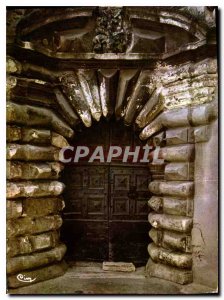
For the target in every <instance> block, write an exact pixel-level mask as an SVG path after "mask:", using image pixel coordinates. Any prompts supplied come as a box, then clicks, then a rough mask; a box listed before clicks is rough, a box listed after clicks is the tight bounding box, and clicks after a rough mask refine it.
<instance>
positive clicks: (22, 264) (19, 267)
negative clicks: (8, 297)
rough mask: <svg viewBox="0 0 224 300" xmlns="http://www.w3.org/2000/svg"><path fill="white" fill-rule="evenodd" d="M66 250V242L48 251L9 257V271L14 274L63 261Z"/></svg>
mask: <svg viewBox="0 0 224 300" xmlns="http://www.w3.org/2000/svg"><path fill="white" fill-rule="evenodd" d="M65 251H66V246H65V245H64V244H60V245H58V246H56V247H55V248H53V249H51V250H48V251H43V252H38V253H35V254H30V255H25V256H16V257H12V258H8V260H7V265H6V266H7V273H8V274H13V273H17V272H20V271H23V270H27V269H32V268H37V267H40V266H43V265H48V264H51V263H54V262H57V261H61V260H62V258H63V256H64V254H65Z"/></svg>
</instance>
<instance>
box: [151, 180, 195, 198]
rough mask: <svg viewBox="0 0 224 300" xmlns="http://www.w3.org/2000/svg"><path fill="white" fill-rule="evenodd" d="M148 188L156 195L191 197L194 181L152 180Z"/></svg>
mask: <svg viewBox="0 0 224 300" xmlns="http://www.w3.org/2000/svg"><path fill="white" fill-rule="evenodd" d="M149 190H150V192H151V193H153V194H156V195H167V196H177V197H183V198H186V197H191V196H192V195H193V193H194V183H193V182H191V181H152V182H150V183H149Z"/></svg>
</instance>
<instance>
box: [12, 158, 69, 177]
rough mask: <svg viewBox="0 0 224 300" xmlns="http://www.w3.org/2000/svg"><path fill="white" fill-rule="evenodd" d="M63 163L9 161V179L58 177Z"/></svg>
mask: <svg viewBox="0 0 224 300" xmlns="http://www.w3.org/2000/svg"><path fill="white" fill-rule="evenodd" d="M62 170H63V165H62V164H61V163H58V162H52V163H41V162H40V163H39V162H38V163H25V162H18V161H7V179H10V180H16V179H27V180H30V179H58V177H59V174H60V172H61V171H62Z"/></svg>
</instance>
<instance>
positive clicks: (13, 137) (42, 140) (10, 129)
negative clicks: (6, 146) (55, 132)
mask: <svg viewBox="0 0 224 300" xmlns="http://www.w3.org/2000/svg"><path fill="white" fill-rule="evenodd" d="M6 135H7V141H8V142H24V143H31V144H47V145H50V143H51V131H50V130H47V129H36V128H32V129H31V128H24V127H18V126H9V125H8V126H7V133H6Z"/></svg>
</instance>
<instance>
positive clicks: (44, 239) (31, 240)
mask: <svg viewBox="0 0 224 300" xmlns="http://www.w3.org/2000/svg"><path fill="white" fill-rule="evenodd" d="M58 243H59V233H58V232H57V231H50V232H47V233H42V234H37V235H25V236H21V237H13V238H10V239H8V241H7V256H9V257H13V256H16V255H22V254H29V253H32V252H36V251H40V250H45V249H49V248H53V247H55V246H56V245H57V244H58Z"/></svg>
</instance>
